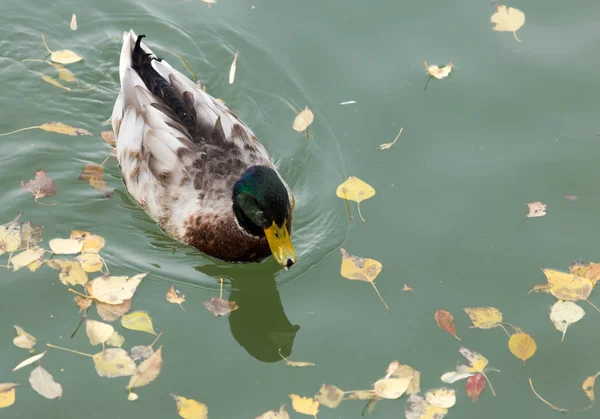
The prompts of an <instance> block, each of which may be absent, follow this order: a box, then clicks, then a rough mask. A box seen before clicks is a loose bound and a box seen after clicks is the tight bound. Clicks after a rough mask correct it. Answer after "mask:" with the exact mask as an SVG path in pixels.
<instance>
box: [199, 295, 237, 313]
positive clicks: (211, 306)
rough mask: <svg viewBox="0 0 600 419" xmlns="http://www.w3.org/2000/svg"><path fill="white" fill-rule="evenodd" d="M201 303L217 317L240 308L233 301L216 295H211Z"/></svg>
mask: <svg viewBox="0 0 600 419" xmlns="http://www.w3.org/2000/svg"><path fill="white" fill-rule="evenodd" d="M202 304H203V305H204V307H206V309H207V310H208V311H210V312H211V313H212V314H214V315H215V316H217V317H220V316H225V315H227V314H229V313H231V312H232V311H235V310H237V309H238V308H240V307H239V306H238V305H237V304H236V303H235V301H227V300H224V299H222V298H218V297H213V298H211V299H210V300H208V301H204V302H203V303H202Z"/></svg>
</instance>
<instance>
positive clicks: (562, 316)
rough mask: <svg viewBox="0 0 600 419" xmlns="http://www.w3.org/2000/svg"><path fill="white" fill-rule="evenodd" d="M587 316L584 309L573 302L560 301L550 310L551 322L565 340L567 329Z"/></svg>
mask: <svg viewBox="0 0 600 419" xmlns="http://www.w3.org/2000/svg"><path fill="white" fill-rule="evenodd" d="M583 316H585V311H584V310H583V308H581V307H579V306H578V305H577V304H575V303H574V302H572V301H562V300H558V301H557V302H556V303H554V305H553V306H552V309H551V310H550V320H552V323H554V327H555V328H556V330H558V331H559V332H562V339H561V341H563V340H564V339H565V334H566V333H567V328H568V327H569V326H570V325H572V324H573V323H577V322H578V321H579V320H581V319H582V318H583Z"/></svg>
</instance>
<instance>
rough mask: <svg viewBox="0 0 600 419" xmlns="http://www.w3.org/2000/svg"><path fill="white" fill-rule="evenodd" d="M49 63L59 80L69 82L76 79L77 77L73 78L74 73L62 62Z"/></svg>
mask: <svg viewBox="0 0 600 419" xmlns="http://www.w3.org/2000/svg"><path fill="white" fill-rule="evenodd" d="M50 65H51V66H52V67H54V69H55V70H56V72H57V73H58V78H59V79H60V80H63V81H66V82H69V83H74V82H76V81H77V78H75V75H74V74H73V73H72V72H71V70H69V69H68V68H66V67H65V66H63V65H62V64H58V63H50ZM60 87H63V88H66V86H63V85H60ZM68 90H70V89H68Z"/></svg>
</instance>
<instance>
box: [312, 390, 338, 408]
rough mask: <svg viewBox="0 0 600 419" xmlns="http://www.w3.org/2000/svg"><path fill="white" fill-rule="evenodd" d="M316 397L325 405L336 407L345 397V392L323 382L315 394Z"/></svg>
mask: <svg viewBox="0 0 600 419" xmlns="http://www.w3.org/2000/svg"><path fill="white" fill-rule="evenodd" d="M315 399H316V400H317V401H318V402H319V403H320V404H322V405H323V406H326V407H329V408H331V409H335V408H336V407H338V406H339V405H340V403H341V402H342V400H343V399H344V392H343V391H342V390H340V389H339V388H337V387H336V386H333V385H331V384H323V385H322V386H321V388H320V389H319V391H318V392H317V394H315Z"/></svg>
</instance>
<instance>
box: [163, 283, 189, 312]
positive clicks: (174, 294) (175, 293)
mask: <svg viewBox="0 0 600 419" xmlns="http://www.w3.org/2000/svg"><path fill="white" fill-rule="evenodd" d="M166 297H167V301H168V302H170V303H173V304H179V307H181V309H182V310H183V311H185V309H184V308H183V306H182V304H183V303H184V302H185V295H184V294H182V293H181V291H179V290H178V289H177V288H175V285H171V288H169V291H167V295H166Z"/></svg>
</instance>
